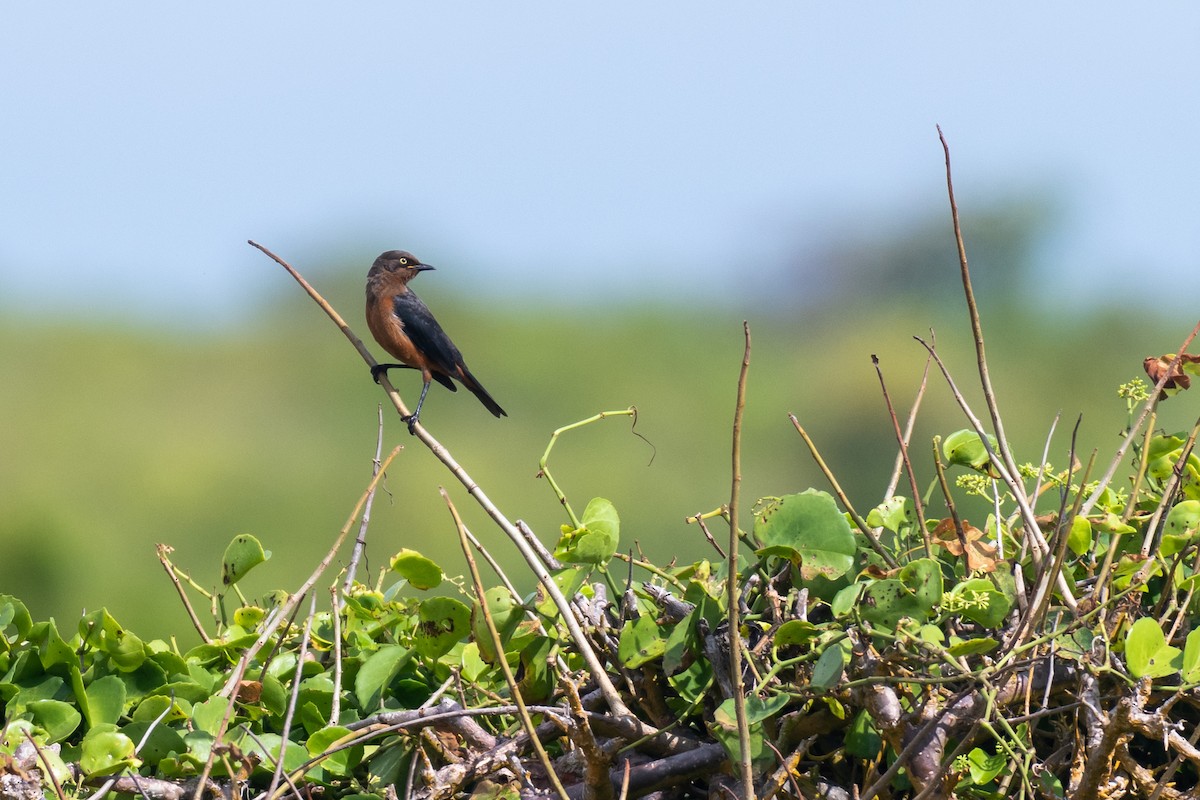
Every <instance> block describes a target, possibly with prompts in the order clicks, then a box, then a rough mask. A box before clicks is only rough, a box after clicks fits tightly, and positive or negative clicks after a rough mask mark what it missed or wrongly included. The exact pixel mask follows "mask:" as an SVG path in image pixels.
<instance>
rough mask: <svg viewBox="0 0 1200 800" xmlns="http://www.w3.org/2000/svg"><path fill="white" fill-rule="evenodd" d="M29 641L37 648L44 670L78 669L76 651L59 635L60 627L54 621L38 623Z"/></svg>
mask: <svg viewBox="0 0 1200 800" xmlns="http://www.w3.org/2000/svg"><path fill="white" fill-rule="evenodd" d="M29 641H30V643H32V644H33V645H35V646H36V647H37V650H38V659H39V660H40V661H41V662H42V669H47V670H48V669H50V668H52V667H55V666H60V667H67V668H70V667H76V668H77V666H78V665H77V662H78V659H77V658H76V657H75V651H74V650H72V649H71V646H70V645H69V644H67V643H66V641H65V640H64V639H63V638H62V636H60V635H59V633H58V626H57V625H55V623H54V620H49V621H48V622H38V623H36V624H34V625H33V626H32V627H30V629H29Z"/></svg>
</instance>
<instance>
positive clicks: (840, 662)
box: [811, 644, 846, 689]
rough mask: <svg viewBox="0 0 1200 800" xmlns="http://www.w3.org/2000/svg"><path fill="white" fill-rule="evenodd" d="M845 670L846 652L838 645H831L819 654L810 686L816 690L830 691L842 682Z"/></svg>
mask: <svg viewBox="0 0 1200 800" xmlns="http://www.w3.org/2000/svg"><path fill="white" fill-rule="evenodd" d="M845 669H846V651H845V650H843V649H842V646H841V645H840V644H831V645H829V646H828V647H826V648H825V652H824V653H821V657H820V658H818V659H817V663H816V665H815V666H814V667H813V671H812V681H811V683H812V685H813V686H815V687H816V688H818V689H832V688H833V687H834V686H837V685H838V683H839V682H841V680H842V673H843V672H844V671H845Z"/></svg>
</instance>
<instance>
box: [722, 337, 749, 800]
mask: <svg viewBox="0 0 1200 800" xmlns="http://www.w3.org/2000/svg"><path fill="white" fill-rule="evenodd" d="M742 332H743V333H744V334H745V337H746V349H745V351H744V353H743V355H742V369H741V372H740V373H739V374H738V383H737V404H736V405H735V406H734V410H733V459H732V460H733V478H732V481H731V483H732V485H731V487H730V489H729V556H728V558H729V561H728V563H729V569H728V570H727V572H726V578H725V586H726V590H727V592H728V599H727V602H728V604H729V608H728V609H727V611H728V614H729V673H730V674H729V679H730V681H731V682H732V683H733V686H734V691H733V709H734V713H735V714H736V716H737V727H738V746H739V747H740V748H741V765H740V766H741V773H742V775H741V778H742V797H743V798H744V800H754V772H753V766H752V754H751V752H750V720H749V718H748V717H747V716H746V693H745V691H744V688H743V684H742V635H741V624H742V623H741V614H740V609H739V608H738V604H739V603H740V602H741V596H740V591H739V590H740V589H741V586H740V584H739V580H740V576H739V573H738V504H739V503H740V501H741V491H742V414H743V412H744V411H745V409H746V377H747V375H748V374H749V372H750V323H749V322H743V323H742Z"/></svg>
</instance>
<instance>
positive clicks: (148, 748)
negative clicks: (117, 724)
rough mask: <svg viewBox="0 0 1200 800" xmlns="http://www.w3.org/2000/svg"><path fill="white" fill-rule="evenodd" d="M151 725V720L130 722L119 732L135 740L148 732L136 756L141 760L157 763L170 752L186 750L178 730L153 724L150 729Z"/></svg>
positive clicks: (139, 739)
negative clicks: (148, 734) (148, 735)
mask: <svg viewBox="0 0 1200 800" xmlns="http://www.w3.org/2000/svg"><path fill="white" fill-rule="evenodd" d="M151 725H153V722H131V723H129V724H128V725H126V726H125V727H123V728H121V733H123V734H125V735H126V736H128V737H129V738H130V739H131V740H133V741H135V742H140V741H141V740H142V738H143V737H145V736H146V733H147V732H149V733H150V738H148V739H146V743H145V744H144V745H142V748H141V750H139V751H138V757H139V758H141V759H142V760H143V761H145V762H146V763H148V764H157V763H159V762H160V761H162V760H163V759H164V758H166V757H167V756H168V755H169V754H170V753H172V752H175V753H182V752H185V751H186V750H187V744H186V743H185V742H184V740H183V735H182V734H181V733H180V732H179V731H177V730H175V729H174V728H170V727H167V726H166V725H155V726H154V729H153V730H151V729H150V726H151Z"/></svg>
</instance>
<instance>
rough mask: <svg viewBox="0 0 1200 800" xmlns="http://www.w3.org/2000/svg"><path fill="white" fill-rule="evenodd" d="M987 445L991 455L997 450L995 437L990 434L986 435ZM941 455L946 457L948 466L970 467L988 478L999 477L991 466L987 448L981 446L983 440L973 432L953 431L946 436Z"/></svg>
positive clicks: (997, 445)
mask: <svg viewBox="0 0 1200 800" xmlns="http://www.w3.org/2000/svg"><path fill="white" fill-rule="evenodd" d="M988 444H990V445H991V448H992V452H993V453H994V452H997V451H998V450H999V444H998V443H997V442H996V437H994V436H992V435H991V434H988ZM942 454H943V455H944V456H945V457H946V462H947V463H948V464H957V465H959V466H963V467H970V468H971V469H973V470H975V471H977V472H982V473H983V474H984V475H987V476H988V477H989V478H999V477H1000V474H999V473H998V472H997V471H996V468H995V467H994V466H992V459H991V457H990V456H989V455H988V451H987V448H985V447H984V446H983V440H982V439H980V438H979V434H978V433H976V432H975V431H973V430H961V431H955V432H954V433H952V434H950V435H949V436H947V437H946V440H945V441H944V442H943V443H942Z"/></svg>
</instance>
